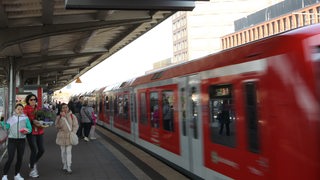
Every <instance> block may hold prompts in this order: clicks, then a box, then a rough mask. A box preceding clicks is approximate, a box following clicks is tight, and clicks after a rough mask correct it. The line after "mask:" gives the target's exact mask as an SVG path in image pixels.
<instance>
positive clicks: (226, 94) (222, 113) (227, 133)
mask: <svg viewBox="0 0 320 180" xmlns="http://www.w3.org/2000/svg"><path fill="white" fill-rule="evenodd" d="M209 97H210V99H209V108H210V122H209V123H210V135H211V141H212V142H213V143H217V144H221V145H225V146H229V147H235V145H236V118H235V113H234V108H233V97H232V85H212V86H210V87H209Z"/></svg>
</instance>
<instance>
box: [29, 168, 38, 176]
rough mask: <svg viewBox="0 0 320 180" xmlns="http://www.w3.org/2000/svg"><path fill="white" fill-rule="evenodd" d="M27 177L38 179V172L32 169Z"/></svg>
mask: <svg viewBox="0 0 320 180" xmlns="http://www.w3.org/2000/svg"><path fill="white" fill-rule="evenodd" d="M29 176H30V177H33V178H36V177H39V174H38V170H37V168H36V167H34V168H33V169H32V170H31V171H30V173H29Z"/></svg>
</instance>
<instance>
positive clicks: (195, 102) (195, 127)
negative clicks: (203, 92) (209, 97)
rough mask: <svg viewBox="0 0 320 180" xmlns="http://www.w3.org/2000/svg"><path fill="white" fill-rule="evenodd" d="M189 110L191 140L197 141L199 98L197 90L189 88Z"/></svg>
mask: <svg viewBox="0 0 320 180" xmlns="http://www.w3.org/2000/svg"><path fill="white" fill-rule="evenodd" d="M191 102H192V103H191V110H192V127H193V138H194V139H198V108H197V107H198V104H199V96H198V93H197V88H195V87H192V88H191Z"/></svg>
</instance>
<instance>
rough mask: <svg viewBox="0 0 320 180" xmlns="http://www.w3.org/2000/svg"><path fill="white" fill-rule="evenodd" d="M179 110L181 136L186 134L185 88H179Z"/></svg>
mask: <svg viewBox="0 0 320 180" xmlns="http://www.w3.org/2000/svg"><path fill="white" fill-rule="evenodd" d="M180 91H181V96H180V101H181V112H182V134H183V136H186V135H187V110H186V99H185V97H186V90H185V88H181V89H180Z"/></svg>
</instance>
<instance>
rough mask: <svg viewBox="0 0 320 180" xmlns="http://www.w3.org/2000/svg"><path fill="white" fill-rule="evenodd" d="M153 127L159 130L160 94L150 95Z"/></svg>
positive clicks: (152, 93)
mask: <svg viewBox="0 0 320 180" xmlns="http://www.w3.org/2000/svg"><path fill="white" fill-rule="evenodd" d="M150 113H151V126H152V127H154V128H159V95H158V92H151V93H150Z"/></svg>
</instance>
